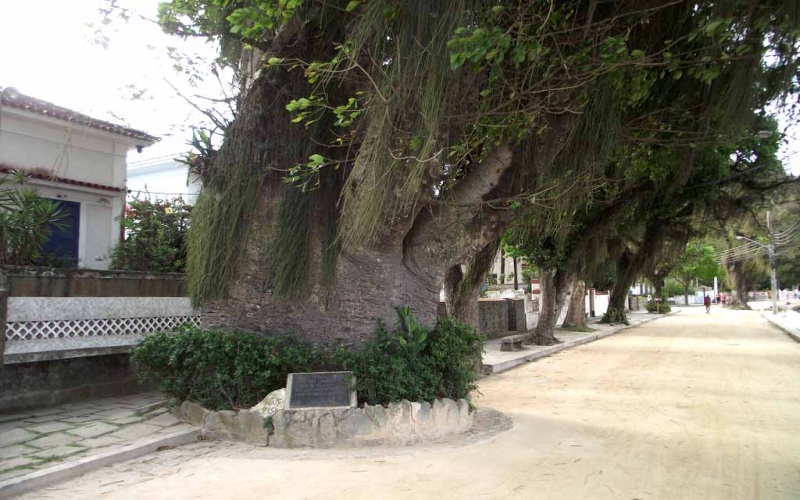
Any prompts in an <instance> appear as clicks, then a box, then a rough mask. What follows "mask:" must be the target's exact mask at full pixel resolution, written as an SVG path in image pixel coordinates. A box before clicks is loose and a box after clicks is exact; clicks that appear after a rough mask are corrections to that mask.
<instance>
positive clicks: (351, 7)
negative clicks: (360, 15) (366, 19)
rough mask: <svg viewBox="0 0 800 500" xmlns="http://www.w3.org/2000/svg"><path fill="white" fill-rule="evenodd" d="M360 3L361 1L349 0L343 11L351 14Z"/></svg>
mask: <svg viewBox="0 0 800 500" xmlns="http://www.w3.org/2000/svg"><path fill="white" fill-rule="evenodd" d="M360 3H361V0H351V1H350V2H348V3H347V6H346V7H345V8H344V10H346V11H347V12H352V11H354V10H356V7H358V4H360Z"/></svg>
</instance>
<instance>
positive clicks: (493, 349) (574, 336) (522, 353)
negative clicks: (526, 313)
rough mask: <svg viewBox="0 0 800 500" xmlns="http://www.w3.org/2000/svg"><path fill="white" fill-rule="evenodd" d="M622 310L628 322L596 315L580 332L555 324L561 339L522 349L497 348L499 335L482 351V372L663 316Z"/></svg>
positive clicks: (501, 369)
mask: <svg viewBox="0 0 800 500" xmlns="http://www.w3.org/2000/svg"><path fill="white" fill-rule="evenodd" d="M672 310H673V312H679V311H680V309H679V308H675V307H674V306H673V308H672ZM626 314H627V316H628V323H629V325H624V324H614V325H608V324H603V323H600V320H601V319H602V318H601V317H600V316H598V317H596V318H589V319H587V320H586V326H587V327H588V328H587V331H584V332H577V331H572V330H564V329H562V328H560V327H558V328H556V330H555V336H556V339H558V340H559V341H561V343H560V344H556V345H552V346H540V345H530V344H526V345H525V346H524V347H523V349H522V350H519V351H501V350H500V346H501V341H502V339H491V340H488V341H487V342H486V347H485V352H484V354H483V372H484V374H485V375H495V374H498V373H502V372H504V371H507V370H510V369H512V368H516V367H517V366H520V365H523V364H525V363H528V362H530V361H534V360H536V359H539V358H543V357H545V356H549V355H551V354H555V353H556V352H559V351H563V350H564V349H569V348H571V347H575V346H578V345H581V344H585V343H587V342H592V341H594V340H599V339H601V338H604V337H607V336H609V335H612V334H614V333H617V332H619V331H621V330H625V329H626V328H633V327H635V326H638V325H641V324H643V323H647V322H650V321H653V320H655V319H659V318H663V317H665V315H663V314H650V313H648V312H647V311H646V310H644V309H642V310H638V311H626Z"/></svg>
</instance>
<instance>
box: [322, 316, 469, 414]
mask: <svg viewBox="0 0 800 500" xmlns="http://www.w3.org/2000/svg"><path fill="white" fill-rule="evenodd" d="M398 316H399V322H398V325H397V327H396V328H395V329H394V330H393V331H392V332H387V331H386V330H385V329H384V328H380V329H379V330H378V334H377V337H376V339H375V340H373V341H370V342H367V343H366V344H365V345H364V348H363V350H361V351H349V350H344V349H340V350H339V352H338V353H337V356H336V358H337V361H338V362H339V363H341V364H342V366H343V368H344V369H346V370H351V371H352V372H353V375H354V376H355V377H356V390H357V392H358V396H359V399H360V401H361V402H366V403H369V404H387V403H390V402H393V401H399V400H401V399H407V400H409V401H432V400H433V399H435V398H437V397H438V398H442V397H448V398H452V399H459V398H467V397H469V393H470V392H471V391H473V390H474V389H476V388H477V384H476V380H477V375H478V372H477V363H479V361H480V355H481V353H482V352H483V343H484V338H483V337H482V336H481V335H479V334H478V333H476V332H475V329H474V328H473V327H472V326H469V325H465V324H462V323H459V322H457V321H455V320H452V319H443V320H440V321H439V323H438V324H437V325H436V328H435V329H434V330H433V331H430V332H429V331H428V330H426V329H425V328H424V327H422V326H420V325H419V323H418V322H417V320H416V318H414V317H413V316H412V315H411V314H410V312H409V310H408V308H407V307H406V308H401V309H399V310H398Z"/></svg>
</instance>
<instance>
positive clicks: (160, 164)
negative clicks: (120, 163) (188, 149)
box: [128, 154, 200, 205]
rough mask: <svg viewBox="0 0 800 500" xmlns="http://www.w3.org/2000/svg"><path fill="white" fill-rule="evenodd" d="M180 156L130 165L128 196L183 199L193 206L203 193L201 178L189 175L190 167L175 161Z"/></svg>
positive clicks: (135, 162)
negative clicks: (147, 195) (198, 196)
mask: <svg viewBox="0 0 800 500" xmlns="http://www.w3.org/2000/svg"><path fill="white" fill-rule="evenodd" d="M178 156H180V155H179V154H176V155H171V156H166V157H162V158H154V159H150V160H142V161H134V162H130V163H129V164H128V197H129V198H137V197H138V198H141V197H143V196H145V195H146V194H149V195H150V198H151V199H153V200H156V199H162V200H170V199H173V198H178V197H181V198H183V199H184V201H186V202H187V203H189V204H190V205H193V204H194V202H195V200H196V199H197V195H198V194H199V193H200V178H199V177H198V176H197V175H195V174H189V166H188V165H186V164H185V163H181V162H179V161H177V160H175V158H176V157H178ZM187 180H188V182H187Z"/></svg>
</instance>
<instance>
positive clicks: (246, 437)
mask: <svg viewBox="0 0 800 500" xmlns="http://www.w3.org/2000/svg"><path fill="white" fill-rule="evenodd" d="M173 412H174V413H175V415H177V416H178V417H179V418H181V419H182V420H184V421H186V422H189V423H192V424H194V425H197V426H200V427H201V428H202V429H201V435H202V436H203V437H206V438H208V439H217V440H223V441H238V442H243V443H249V444H253V445H257V446H274V447H277V448H334V447H342V448H345V447H363V446H402V445H408V444H414V443H420V442H425V441H435V440H438V439H441V438H442V437H445V436H448V435H452V434H460V433H463V432H466V431H468V430H469V429H471V428H472V424H473V419H474V414H473V413H472V412H470V410H469V404H468V403H467V401H466V400H464V399H459V400H458V401H453V400H452V399H446V398H445V399H437V400H436V401H434V402H433V404H430V403H411V402H409V401H400V402H399V403H391V404H389V406H388V407H384V406H381V405H377V406H370V405H364V407H363V408H344V409H330V410H325V409H315V410H278V411H277V412H276V413H275V414H274V415H273V416H272V426H273V429H272V433H271V434H270V432H269V430H268V429H266V428H265V426H264V419H263V417H262V416H261V415H260V414H259V413H258V412H257V411H251V410H241V411H238V412H234V411H208V410H206V409H205V408H203V407H202V406H200V405H198V404H197V403H194V402H191V401H184V402H183V403H182V404H181V405H179V406H175V407H174V409H173Z"/></svg>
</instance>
